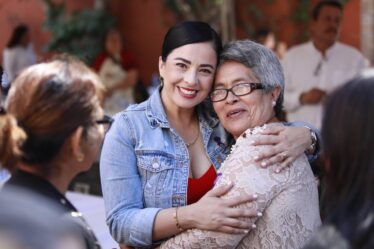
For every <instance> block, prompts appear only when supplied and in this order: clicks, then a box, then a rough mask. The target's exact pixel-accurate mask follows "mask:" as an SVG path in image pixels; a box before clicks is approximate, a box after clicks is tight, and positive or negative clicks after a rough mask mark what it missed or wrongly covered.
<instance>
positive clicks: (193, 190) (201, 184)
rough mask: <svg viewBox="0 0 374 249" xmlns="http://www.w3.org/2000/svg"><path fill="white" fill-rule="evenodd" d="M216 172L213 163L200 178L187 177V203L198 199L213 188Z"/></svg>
mask: <svg viewBox="0 0 374 249" xmlns="http://www.w3.org/2000/svg"><path fill="white" fill-rule="evenodd" d="M216 177H217V173H216V170H215V169H214V167H213V165H211V166H210V167H209V169H208V170H207V171H206V172H205V173H204V175H202V176H201V177H200V178H196V179H195V178H188V188H187V204H192V203H195V202H197V201H198V200H200V198H201V197H203V195H205V194H206V192H208V191H209V190H211V189H212V188H213V185H214V181H215V180H216Z"/></svg>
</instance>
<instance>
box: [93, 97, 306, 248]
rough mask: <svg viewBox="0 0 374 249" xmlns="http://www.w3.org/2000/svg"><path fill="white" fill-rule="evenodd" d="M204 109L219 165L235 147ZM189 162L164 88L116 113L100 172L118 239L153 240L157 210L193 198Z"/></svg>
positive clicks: (145, 243) (210, 147)
mask: <svg viewBox="0 0 374 249" xmlns="http://www.w3.org/2000/svg"><path fill="white" fill-rule="evenodd" d="M202 109H204V105H203V104H201V105H200V106H199V107H198V116H199V121H200V131H201V134H202V136H203V141H204V146H205V149H206V151H207V152H208V155H209V158H210V160H211V162H212V163H213V165H214V167H215V168H216V169H218V168H219V167H220V165H221V163H222V161H223V160H224V159H225V157H226V156H227V154H228V152H229V146H228V144H229V138H228V137H227V134H226V132H225V131H224V129H223V128H222V126H221V125H219V121H218V119H217V118H214V116H213V115H210V111H212V110H209V109H204V110H202ZM291 125H296V126H303V125H305V123H302V122H299V123H297V124H291ZM189 165H190V159H189V154H188V150H187V146H186V145H185V143H184V141H183V139H182V138H181V137H180V136H179V135H178V134H177V133H176V131H175V130H174V129H173V128H171V127H170V124H169V122H168V120H167V117H166V114H165V111H164V108H163V105H162V102H161V98H160V92H159V91H155V92H154V93H153V94H152V96H151V97H150V98H149V99H148V100H147V101H145V102H143V103H141V104H139V105H132V106H130V107H129V108H128V109H127V110H126V111H123V112H121V113H119V114H117V115H116V116H115V121H114V123H113V125H112V127H111V128H110V130H109V132H108V133H107V134H106V136H105V140H104V145H103V149H102V152H101V159H100V174H101V184H102V191H103V195H104V200H105V206H106V212H107V224H108V226H109V228H110V232H111V234H112V236H113V237H114V239H115V240H116V241H118V242H120V243H125V244H127V245H132V246H136V247H150V246H151V245H152V229H153V223H154V220H155V217H156V215H157V212H158V211H159V210H160V209H164V208H170V207H176V206H183V205H186V203H187V182H188V176H189Z"/></svg>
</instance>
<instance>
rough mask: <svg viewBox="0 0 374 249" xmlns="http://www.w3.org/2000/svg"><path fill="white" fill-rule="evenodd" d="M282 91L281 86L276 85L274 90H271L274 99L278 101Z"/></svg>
mask: <svg viewBox="0 0 374 249" xmlns="http://www.w3.org/2000/svg"><path fill="white" fill-rule="evenodd" d="M280 93H281V88H280V87H279V86H277V87H275V88H274V89H273V90H272V91H271V98H272V100H273V101H275V102H276V101H277V100H278V98H279V95H280Z"/></svg>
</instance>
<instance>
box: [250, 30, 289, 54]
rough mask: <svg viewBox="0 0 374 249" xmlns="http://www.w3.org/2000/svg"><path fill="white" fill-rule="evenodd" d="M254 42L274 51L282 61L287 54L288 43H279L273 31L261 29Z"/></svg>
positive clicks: (257, 32)
mask: <svg viewBox="0 0 374 249" xmlns="http://www.w3.org/2000/svg"><path fill="white" fill-rule="evenodd" d="M254 41H256V42H258V43H260V44H262V45H264V46H265V47H267V48H269V49H271V50H273V51H274V52H275V54H276V55H277V57H278V58H279V59H282V58H283V56H284V55H285V53H286V52H287V43H285V42H283V41H278V39H277V38H276V36H275V34H274V32H273V31H271V30H270V29H267V28H260V29H257V30H256V31H255V34H254Z"/></svg>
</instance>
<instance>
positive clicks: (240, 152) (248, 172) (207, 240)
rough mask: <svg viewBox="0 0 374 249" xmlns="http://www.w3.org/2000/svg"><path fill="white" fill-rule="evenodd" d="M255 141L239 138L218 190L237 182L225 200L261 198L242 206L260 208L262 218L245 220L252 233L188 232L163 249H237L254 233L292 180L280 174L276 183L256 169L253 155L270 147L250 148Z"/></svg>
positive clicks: (266, 171)
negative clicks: (287, 182) (253, 227)
mask: <svg viewBox="0 0 374 249" xmlns="http://www.w3.org/2000/svg"><path fill="white" fill-rule="evenodd" d="M250 141H251V137H250V136H248V137H246V138H243V137H241V138H239V139H238V141H237V144H236V145H235V146H234V149H233V150H232V152H231V154H230V155H229V156H228V157H227V159H226V160H225V162H224V163H223V164H222V166H221V169H220V171H221V173H222V176H221V177H220V178H219V180H218V182H217V184H216V186H215V187H214V189H215V188H218V187H220V186H222V185H224V184H226V183H227V182H235V185H234V187H233V188H232V190H230V191H229V192H228V193H227V194H225V195H224V196H222V199H224V200H227V199H230V198H235V197H238V196H242V195H252V194H257V195H258V198H257V200H256V201H254V202H251V203H246V204H241V205H238V206H237V207H240V208H248V209H253V208H256V209H258V211H259V212H260V214H259V215H257V216H255V217H252V218H250V219H249V218H242V220H243V221H245V222H247V224H248V227H247V228H248V230H247V231H245V232H243V233H241V234H227V233H221V232H214V231H203V230H199V229H191V230H187V231H185V232H183V233H181V234H179V235H177V236H175V237H173V238H171V239H169V240H168V241H166V242H165V243H163V244H162V245H161V248H163V249H165V248H166V249H167V248H204V249H208V248H225V249H228V248H236V247H237V245H238V244H239V242H240V241H241V240H242V239H243V237H244V236H247V234H248V233H250V230H251V228H252V225H254V224H255V222H256V221H257V220H258V219H261V216H262V213H263V212H264V210H265V209H266V208H267V207H268V206H269V204H270V203H271V201H272V199H273V198H274V196H276V195H277V194H278V193H279V192H280V191H281V188H282V185H283V183H282V182H286V181H287V179H288V174H286V173H285V172H284V173H283V174H277V181H274V180H272V178H273V176H272V175H273V174H274V173H273V172H272V170H270V169H263V168H260V167H257V166H256V163H255V161H254V157H253V155H254V154H255V153H258V152H262V151H264V150H267V149H268V148H269V146H259V147H254V146H252V145H250Z"/></svg>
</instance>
